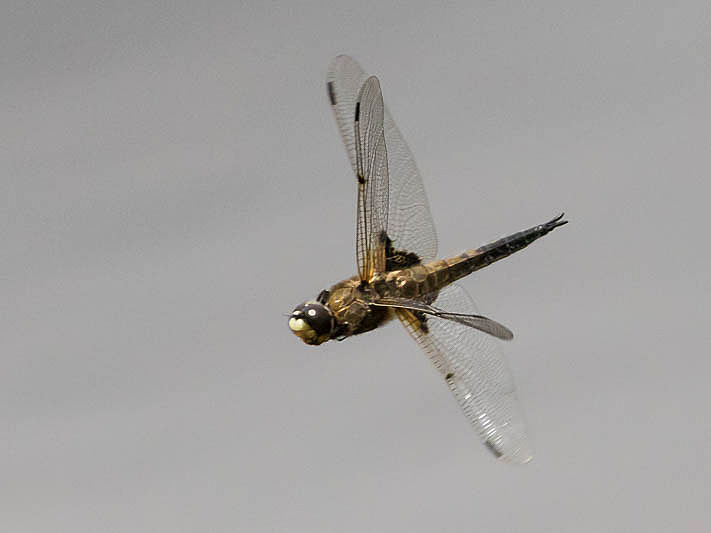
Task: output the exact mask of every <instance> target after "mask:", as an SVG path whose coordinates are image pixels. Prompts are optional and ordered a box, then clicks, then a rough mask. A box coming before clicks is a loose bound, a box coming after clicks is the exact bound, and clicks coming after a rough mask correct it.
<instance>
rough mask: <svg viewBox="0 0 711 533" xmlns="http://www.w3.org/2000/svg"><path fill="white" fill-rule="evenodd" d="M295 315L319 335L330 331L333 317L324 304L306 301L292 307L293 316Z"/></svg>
mask: <svg viewBox="0 0 711 533" xmlns="http://www.w3.org/2000/svg"><path fill="white" fill-rule="evenodd" d="M297 315H298V316H299V317H300V318H302V319H303V320H304V321H305V322H306V323H307V324H308V325H309V326H311V328H313V330H314V331H315V332H316V333H318V334H319V335H324V334H326V333H331V329H332V327H333V317H332V315H331V311H330V310H329V309H328V307H326V306H325V305H323V304H320V303H318V302H306V303H304V304H301V305H300V306H299V307H297V308H296V309H294V316H297Z"/></svg>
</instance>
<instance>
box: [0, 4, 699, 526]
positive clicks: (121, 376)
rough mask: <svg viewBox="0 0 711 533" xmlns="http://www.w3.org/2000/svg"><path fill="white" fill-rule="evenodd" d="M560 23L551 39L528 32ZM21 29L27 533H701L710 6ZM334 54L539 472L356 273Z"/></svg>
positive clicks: (15, 120) (7, 26)
mask: <svg viewBox="0 0 711 533" xmlns="http://www.w3.org/2000/svg"><path fill="white" fill-rule="evenodd" d="M532 4H533V5H532ZM654 4H656V5H653V3H649V2H648V3H644V4H643V6H642V7H640V6H635V3H629V2H603V3H595V4H594V5H593V4H582V5H577V6H571V5H570V3H569V2H545V3H518V2H516V3H507V4H506V5H504V4H494V3H491V2H476V3H470V2H465V3H462V4H461V5H459V6H454V5H453V4H447V5H444V4H443V5H429V4H423V5H416V4H412V3H408V4H404V3H403V4H402V5H384V3H383V2H369V3H361V2H348V3H333V2H323V3H320V4H318V5H317V4H315V3H314V4H313V5H311V6H309V7H308V8H300V9H297V8H296V7H290V6H277V5H266V4H265V3H262V2H236V3H225V2H222V3H219V4H213V3H208V4H204V3H199V2H178V3H176V2H170V3H169V2H165V3H155V4H152V5H149V4H145V3H143V2H135V3H131V2H121V3H118V2H117V3H116V6H113V7H112V6H111V5H104V6H102V7H97V6H96V5H95V2H78V1H72V2H39V3H30V2H17V3H14V5H10V4H8V3H5V4H3V7H2V16H0V39H1V41H0V60H1V62H2V63H1V64H0V72H1V74H0V90H1V95H2V98H1V101H0V113H1V116H0V150H1V154H0V172H1V176H2V183H1V186H2V198H3V202H4V203H5V205H4V207H3V209H2V229H1V230H0V231H1V235H2V256H1V257H2V259H1V260H2V268H1V274H2V275H1V276H0V283H2V295H3V299H2V303H1V304H0V305H1V306H2V322H1V325H0V328H1V330H0V336H1V337H0V338H2V357H1V359H0V364H1V365H2V366H1V368H0V410H1V411H2V415H1V417H0V420H1V421H2V425H3V431H2V439H1V441H0V474H1V476H2V480H3V482H2V485H0V486H1V489H0V490H1V492H0V528H1V529H2V530H3V531H13V532H16V531H28V532H29V531H32V532H37V531H67V532H77V531H91V532H94V531H131V532H134V531H171V532H175V531H246V532H262V531H309V532H312V531H358V532H362V531H427V532H432V531H453V532H454V531H457V532H459V531H493V530H495V531H591V532H599V531H682V530H683V531H702V530H704V529H705V528H706V527H707V526H708V523H709V521H710V520H711V511H709V507H708V502H709V499H710V496H711V491H710V489H709V475H710V474H711V466H709V465H711V451H710V446H709V445H710V443H711V429H710V427H709V402H710V401H711V394H709V391H708V385H707V381H708V377H709V374H711V363H710V362H709V349H708V347H709V324H708V322H709V318H710V316H709V315H710V313H709V309H708V305H707V303H706V297H707V295H708V290H709V275H708V271H709V259H710V257H709V251H708V231H707V228H708V222H707V221H708V215H707V202H708V196H709V193H710V192H711V190H710V187H709V184H708V174H709V167H710V163H711V161H710V160H709V140H710V135H709V121H710V119H711V114H710V113H709V112H710V111H711V96H710V95H711V61H710V59H709V58H710V54H709V51H710V50H711V48H710V46H711V33H710V31H709V30H710V27H709V26H710V21H711V12H710V11H709V9H710V8H709V7H708V3H707V2H698V3H692V2H684V3H682V4H681V5H676V6H674V7H666V3H664V2H656V3H654ZM337 53H349V54H352V55H353V56H354V57H356V58H357V59H358V60H359V61H360V62H361V63H362V64H363V66H364V68H365V69H366V70H367V71H369V72H370V73H373V74H377V75H378V76H379V77H380V79H381V82H382V85H383V90H384V94H385V99H386V102H388V105H389V106H390V109H391V111H392V114H393V116H394V117H395V119H396V120H397V122H398V124H399V126H400V128H401V130H402V131H403V134H404V136H405V138H406V139H407V140H408V142H409V144H410V146H411V148H412V151H413V153H414V154H415V156H416V158H417V162H418V164H419V166H420V169H421V171H422V173H423V175H424V177H425V183H426V186H427V189H428V193H429V198H430V203H431V207H432V213H433V216H434V218H435V220H436V221H437V224H438V230H439V235H440V252H441V255H449V254H454V253H458V252H459V251H461V250H462V249H464V248H468V247H472V246H476V245H479V244H482V243H484V242H487V241H490V240H493V239H495V238H498V237H500V236H502V235H504V234H506V233H510V232H514V231H517V230H520V229H523V228H526V227H529V226H531V225H534V224H538V223H540V222H543V221H545V220H547V219H549V218H550V217H552V216H554V215H556V214H557V213H558V212H560V211H561V210H565V211H566V213H567V216H568V218H569V219H570V220H571V223H570V224H569V225H568V226H566V227H564V228H561V229H559V230H557V231H556V232H554V233H553V234H551V235H549V236H548V237H546V238H545V239H543V240H542V241H539V242H538V243H536V244H535V245H533V246H532V247H530V248H528V249H527V250H525V251H524V252H521V253H520V254H517V255H516V256H514V257H512V258H510V259H508V260H506V261H504V262H501V263H498V264H496V265H494V266H492V267H491V268H489V269H486V270H485V271H482V272H480V273H477V274H475V275H474V276H472V277H470V278H469V279H467V280H466V281H465V283H464V285H465V286H466V287H467V288H469V289H470V291H471V292H472V294H474V295H475V297H476V299H477V301H478V302H479V306H480V308H481V309H482V310H483V311H484V312H486V313H487V314H489V315H490V316H492V317H493V318H496V319H498V320H501V321H502V322H503V323H505V324H507V325H509V326H510V327H511V328H512V329H513V330H514V331H515V332H516V339H515V340H514V341H513V342H512V343H509V344H507V345H506V347H505V348H506V352H507V355H508V359H509V362H510V365H511V367H512V370H513V372H514V374H515V376H516V381H517V383H518V388H519V393H520V397H521V400H522V403H523V405H524V409H525V411H526V416H527V419H528V423H529V427H530V433H531V436H532V440H533V442H534V446H535V449H536V457H535V459H534V461H533V462H532V463H530V464H528V465H526V466H524V467H512V466H509V465H506V464H503V463H500V462H498V461H496V460H494V459H493V458H492V457H491V456H490V455H489V453H488V452H487V451H486V450H485V449H484V448H483V447H482V446H481V445H480V444H479V442H478V440H477V438H476V436H475V434H474V432H473V431H472V430H471V429H470V427H469V426H468V425H467V423H466V421H465V419H464V417H463V416H462V415H461V414H460V413H459V409H458V407H457V405H456V403H455V402H454V400H453V399H452V398H451V397H450V394H449V391H448V390H447V388H446V386H445V385H444V384H443V382H442V380H441V379H440V378H439V376H438V375H437V373H436V372H435V371H434V370H433V369H432V368H431V366H430V363H429V362H428V360H427V359H426V358H425V356H424V355H423V354H421V353H420V352H419V351H418V349H417V347H416V345H415V344H414V343H413V342H412V340H411V339H410V338H409V337H408V336H407V334H406V333H405V332H404V331H402V328H400V327H399V326H398V325H397V324H395V325H391V326H388V327H387V328H385V329H383V330H381V331H376V332H373V333H371V334H369V335H365V336H363V337H362V338H354V339H350V340H348V341H347V342H343V343H329V344H326V345H324V346H322V347H320V348H318V349H315V348H312V347H308V346H305V345H303V344H302V343H301V342H300V341H299V340H298V339H296V338H295V337H294V336H293V335H292V334H291V333H290V332H289V330H288V328H287V326H286V320H285V318H284V316H283V313H288V312H289V311H290V310H291V309H292V308H293V307H294V306H295V305H296V304H298V303H299V302H301V301H302V300H304V299H306V298H310V297H313V296H314V295H315V294H316V293H317V292H318V291H319V290H320V289H322V288H325V287H327V286H328V285H329V284H330V283H332V282H335V281H337V280H339V279H341V278H343V277H347V276H350V275H351V274H353V273H354V270H355V264H354V257H353V255H354V252H353V248H354V244H353V233H354V229H353V225H354V209H355V187H354V184H353V179H352V176H351V175H350V166H349V164H348V162H347V159H346V155H345V152H344V150H343V147H342V146H341V141H340V138H339V136H338V134H337V130H336V127H335V124H334V122H333V119H332V116H331V111H330V109H329V106H328V104H327V99H326V93H325V87H324V77H325V72H326V68H327V65H328V63H329V61H330V60H331V58H332V57H333V56H335V55H336V54H337Z"/></svg>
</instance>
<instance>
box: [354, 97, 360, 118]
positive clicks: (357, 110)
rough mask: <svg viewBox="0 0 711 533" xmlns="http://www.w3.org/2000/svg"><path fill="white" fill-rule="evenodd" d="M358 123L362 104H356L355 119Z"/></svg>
mask: <svg viewBox="0 0 711 533" xmlns="http://www.w3.org/2000/svg"><path fill="white" fill-rule="evenodd" d="M354 120H355V121H356V122H358V121H359V120H360V102H356V112H355V119H354Z"/></svg>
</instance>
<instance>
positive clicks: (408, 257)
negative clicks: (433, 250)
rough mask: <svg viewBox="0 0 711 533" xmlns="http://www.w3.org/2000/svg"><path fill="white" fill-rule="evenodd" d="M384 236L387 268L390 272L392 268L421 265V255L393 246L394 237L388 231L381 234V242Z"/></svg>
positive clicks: (400, 268)
mask: <svg viewBox="0 0 711 533" xmlns="http://www.w3.org/2000/svg"><path fill="white" fill-rule="evenodd" d="M383 236H384V237H385V270H387V271H388V272H390V271H392V270H402V269H403V268H409V267H411V266H415V265H419V264H420V263H421V262H422V259H420V256H419V255H417V254H416V253H414V252H406V251H405V250H396V249H395V248H394V247H393V241H392V239H391V238H390V237H389V236H388V235H387V233H386V234H385V235H381V236H380V239H381V242H382V238H383Z"/></svg>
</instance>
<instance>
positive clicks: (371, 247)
mask: <svg viewBox="0 0 711 533" xmlns="http://www.w3.org/2000/svg"><path fill="white" fill-rule="evenodd" d="M354 135H355V148H356V177H357V180H358V208H357V211H358V215H357V229H356V260H357V263H358V273H359V274H360V278H361V279H362V280H369V279H370V278H371V277H372V275H373V274H374V273H375V272H383V271H385V265H386V261H385V247H386V242H387V239H386V238H385V236H386V235H387V228H388V154H387V149H386V146H385V136H384V133H383V95H382V94H381V92H380V83H379V82H378V78H376V77H375V76H371V77H370V78H368V79H367V80H366V81H365V83H364V84H363V87H361V90H360V94H359V96H358V100H357V102H356V106H355V119H354Z"/></svg>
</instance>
